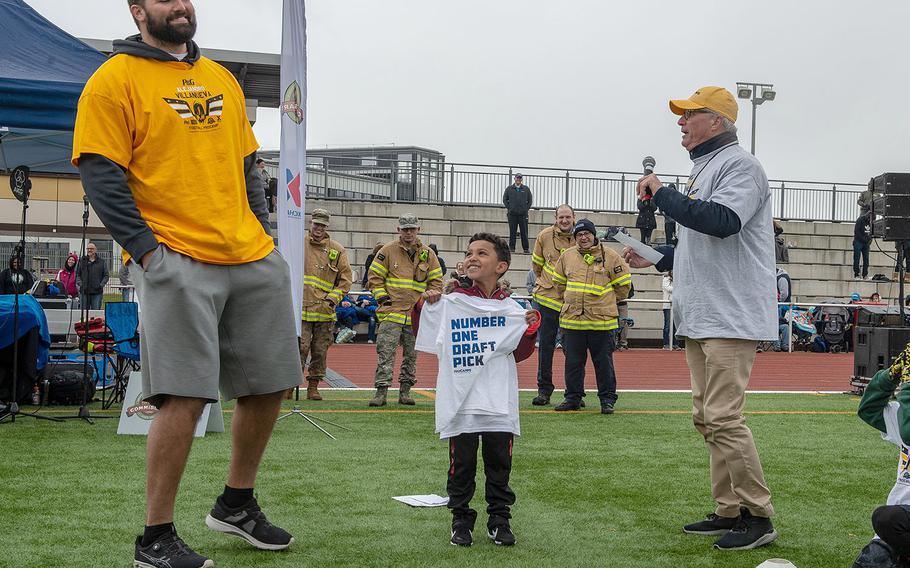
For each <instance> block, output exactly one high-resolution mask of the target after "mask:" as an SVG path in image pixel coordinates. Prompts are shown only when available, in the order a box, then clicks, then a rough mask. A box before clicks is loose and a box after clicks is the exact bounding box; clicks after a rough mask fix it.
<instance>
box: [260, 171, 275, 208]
mask: <svg viewBox="0 0 910 568" xmlns="http://www.w3.org/2000/svg"><path fill="white" fill-rule="evenodd" d="M256 172H257V174H258V175H259V179H261V180H262V191H263V193H264V194H265V202H266V204H267V205H268V207H269V213H271V212H272V211H274V210H275V204H274V203H273V202H272V194H271V193H270V192H269V180H270V176H269V172H267V171H266V170H265V160H263V159H262V158H259V159H258V160H256Z"/></svg>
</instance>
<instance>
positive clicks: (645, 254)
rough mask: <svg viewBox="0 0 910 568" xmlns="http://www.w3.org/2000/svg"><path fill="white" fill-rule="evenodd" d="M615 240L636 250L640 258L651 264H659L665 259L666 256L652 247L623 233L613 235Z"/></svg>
mask: <svg viewBox="0 0 910 568" xmlns="http://www.w3.org/2000/svg"><path fill="white" fill-rule="evenodd" d="M613 238H614V239H616V240H617V241H619V242H621V243H622V244H624V245H626V246H627V247H629V248H631V249H632V250H634V251H635V252H636V253H638V256H640V257H642V258H643V259H645V260H647V261H648V262H650V263H651V264H657V263H658V262H660V259H662V258H663V257H664V255H662V254H661V253H659V252H657V251H656V250H654V249H652V248H651V247H649V246H648V245H646V244H644V243H643V242H641V241H639V240H638V239H636V238H634V237H630V236H629V235H627V234H625V233H623V232H622V231H620V232H618V233H616V234H615V235H613Z"/></svg>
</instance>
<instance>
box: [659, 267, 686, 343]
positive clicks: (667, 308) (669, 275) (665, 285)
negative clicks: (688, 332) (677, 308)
mask: <svg viewBox="0 0 910 568" xmlns="http://www.w3.org/2000/svg"><path fill="white" fill-rule="evenodd" d="M660 287H661V289H662V290H663V296H664V303H663V310H664V349H666V350H670V349H673V350H674V351H675V350H676V349H681V348H682V347H681V343H680V341H679V340H678V339H676V330H675V329H674V330H673V334H672V335H671V334H670V320H671V319H672V310H671V307H672V306H673V304H672V302H673V271H672V270H668V271H667V272H666V273H664V276H663V280H662V282H661V284H660Z"/></svg>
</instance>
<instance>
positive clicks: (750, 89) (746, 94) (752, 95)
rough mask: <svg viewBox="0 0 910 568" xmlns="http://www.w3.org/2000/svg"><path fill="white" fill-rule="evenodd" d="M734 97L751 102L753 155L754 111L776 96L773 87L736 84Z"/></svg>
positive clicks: (759, 84) (761, 84)
mask: <svg viewBox="0 0 910 568" xmlns="http://www.w3.org/2000/svg"><path fill="white" fill-rule="evenodd" d="M736 96H737V97H738V98H740V99H747V100H751V101H752V155H753V156H754V155H755V110H756V109H757V108H758V105H760V104H762V103H763V102H765V101H773V100H774V97H776V96H777V92H776V91H775V90H774V85H769V84H766V83H747V82H740V81H737V82H736Z"/></svg>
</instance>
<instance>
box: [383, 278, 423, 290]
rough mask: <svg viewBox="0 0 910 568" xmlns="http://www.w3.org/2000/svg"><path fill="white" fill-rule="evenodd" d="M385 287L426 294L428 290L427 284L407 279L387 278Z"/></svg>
mask: <svg viewBox="0 0 910 568" xmlns="http://www.w3.org/2000/svg"><path fill="white" fill-rule="evenodd" d="M385 285H386V286H387V287H389V288H405V289H407V290H416V291H417V292H424V291H426V289H427V283H426V282H417V281H416V280H408V279H407V278H386V279H385Z"/></svg>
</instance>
